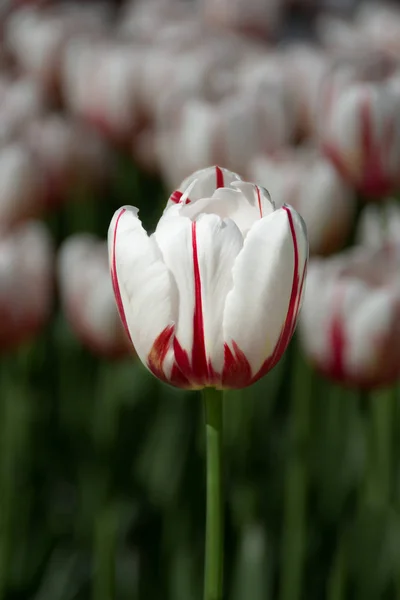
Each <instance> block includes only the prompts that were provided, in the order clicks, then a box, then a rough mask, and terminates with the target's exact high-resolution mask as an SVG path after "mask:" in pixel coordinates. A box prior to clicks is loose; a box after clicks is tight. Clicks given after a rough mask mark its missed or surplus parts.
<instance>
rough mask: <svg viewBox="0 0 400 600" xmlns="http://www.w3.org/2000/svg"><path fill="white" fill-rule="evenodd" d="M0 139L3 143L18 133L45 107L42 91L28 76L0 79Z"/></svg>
mask: <svg viewBox="0 0 400 600" xmlns="http://www.w3.org/2000/svg"><path fill="white" fill-rule="evenodd" d="M0 106H1V108H0V141H1V142H2V143H3V144H4V143H6V142H10V141H12V139H13V138H14V137H16V136H17V135H20V134H21V132H23V131H24V129H25V127H27V125H28V123H29V122H30V121H31V120H32V119H34V118H37V117H39V116H41V115H43V114H44V112H45V110H46V109H47V102H46V100H45V96H44V92H43V90H42V89H41V88H40V87H39V85H38V84H37V82H36V81H34V80H33V79H30V78H28V77H21V78H19V79H16V80H10V79H9V78H4V79H3V80H1V81H0Z"/></svg>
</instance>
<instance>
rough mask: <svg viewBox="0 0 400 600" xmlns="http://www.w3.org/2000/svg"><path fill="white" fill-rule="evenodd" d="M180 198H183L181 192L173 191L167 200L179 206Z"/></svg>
mask: <svg viewBox="0 0 400 600" xmlns="http://www.w3.org/2000/svg"><path fill="white" fill-rule="evenodd" d="M182 196H183V193H182V192H180V191H179V190H175V191H174V192H172V194H171V195H170V197H169V199H170V200H171V202H174V203H175V204H179V202H180V201H181V198H182Z"/></svg>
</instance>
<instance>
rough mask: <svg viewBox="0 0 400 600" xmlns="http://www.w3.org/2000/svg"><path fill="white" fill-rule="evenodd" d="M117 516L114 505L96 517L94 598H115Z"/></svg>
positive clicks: (106, 599)
mask: <svg viewBox="0 0 400 600" xmlns="http://www.w3.org/2000/svg"><path fill="white" fill-rule="evenodd" d="M115 545H116V516H115V510H114V508H113V507H107V508H104V509H103V510H100V511H98V513H97V515H96V517H95V547H94V573H93V600H113V598H115Z"/></svg>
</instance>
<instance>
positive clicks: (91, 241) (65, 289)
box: [58, 234, 130, 358]
mask: <svg viewBox="0 0 400 600" xmlns="http://www.w3.org/2000/svg"><path fill="white" fill-rule="evenodd" d="M58 280H59V287H60V293H61V302H62V305H63V308H64V312H65V314H66V316H67V319H68V321H69V323H70V325H71V327H72V329H73V331H74V333H75V334H76V336H77V338H78V339H79V340H80V341H81V342H82V344H84V345H85V346H87V347H88V348H89V349H90V350H91V351H92V352H94V353H95V354H99V355H100V356H105V357H111V358H116V357H120V356H123V355H127V354H128V353H129V351H130V344H129V340H128V338H127V337H126V334H125V331H124V329H123V327H122V325H121V321H120V318H119V315H118V312H117V309H116V306H115V301H114V294H113V289H112V285H111V281H110V274H109V269H108V255H107V244H106V243H105V242H103V241H102V240H99V239H97V238H96V237H94V236H92V235H89V234H77V235H74V236H71V237H69V238H68V239H67V240H66V241H65V242H64V243H63V245H62V246H61V248H60V251H59V257H58Z"/></svg>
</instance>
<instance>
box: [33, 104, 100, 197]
mask: <svg viewBox="0 0 400 600" xmlns="http://www.w3.org/2000/svg"><path fill="white" fill-rule="evenodd" d="M25 140H26V143H27V146H28V147H30V148H31V150H32V152H34V153H35V158H36V160H37V162H38V164H39V166H40V168H41V171H42V172H43V175H44V178H45V182H46V202H47V206H52V205H56V204H59V203H60V202H61V201H62V200H65V199H66V198H68V194H69V192H70V191H71V190H74V189H78V188H80V186H83V185H88V184H90V185H93V183H94V182H96V180H101V181H103V180H104V174H105V173H106V172H107V170H108V169H107V166H108V162H109V160H108V158H109V157H108V152H107V148H106V146H105V144H104V142H103V140H101V139H100V138H99V137H98V135H97V134H96V132H94V131H92V130H90V129H87V128H86V127H85V126H83V125H80V124H77V123H74V122H73V121H71V120H67V119H65V118H64V117H62V116H61V115H55V114H54V115H49V116H47V117H46V118H44V119H41V120H37V121H34V122H32V123H31V124H30V126H29V127H28V128H27V130H26V132H25Z"/></svg>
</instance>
